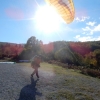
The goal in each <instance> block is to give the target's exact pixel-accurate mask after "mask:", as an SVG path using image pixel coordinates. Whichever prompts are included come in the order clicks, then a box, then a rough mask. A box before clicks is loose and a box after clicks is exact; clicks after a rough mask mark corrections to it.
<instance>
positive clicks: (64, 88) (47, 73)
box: [21, 63, 100, 100]
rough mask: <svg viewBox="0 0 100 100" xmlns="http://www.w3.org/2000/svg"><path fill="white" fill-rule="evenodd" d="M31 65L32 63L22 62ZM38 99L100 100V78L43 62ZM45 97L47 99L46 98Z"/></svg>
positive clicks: (38, 84)
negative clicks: (40, 94)
mask: <svg viewBox="0 0 100 100" xmlns="http://www.w3.org/2000/svg"><path fill="white" fill-rule="evenodd" d="M21 65H24V66H28V67H30V64H25V63H23V64H21ZM39 74H40V80H39V81H38V83H37V86H36V87H37V89H39V91H41V92H42V94H43V96H40V97H39V96H37V100H99V98H100V79H97V78H92V77H90V76H85V75H83V74H81V73H80V71H78V70H73V69H65V68H62V67H60V66H57V65H53V64H48V63H41V68H40V69H39ZM44 98H45V99H44Z"/></svg>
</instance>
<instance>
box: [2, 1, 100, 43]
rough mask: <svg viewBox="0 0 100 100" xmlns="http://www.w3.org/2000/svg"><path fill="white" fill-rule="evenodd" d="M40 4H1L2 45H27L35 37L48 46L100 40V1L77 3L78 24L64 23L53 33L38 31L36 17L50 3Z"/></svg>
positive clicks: (75, 4) (26, 2)
mask: <svg viewBox="0 0 100 100" xmlns="http://www.w3.org/2000/svg"><path fill="white" fill-rule="evenodd" d="M36 1H37V2H35V0H0V42H13V43H26V42H27V40H28V38H29V37H31V36H35V37H36V38H37V39H39V40H42V41H43V42H44V43H49V42H52V41H60V40H65V41H98V40H100V0H91V1H90V0H73V2H74V6H75V18H74V21H73V22H72V23H70V24H66V23H60V27H59V28H58V29H56V30H55V31H52V32H51V31H50V32H47V31H44V30H41V29H39V28H38V27H37V21H36V20H35V19H34V17H35V15H36V13H37V11H38V7H41V6H45V5H46V3H45V1H44V0H36ZM40 17H41V16H40ZM38 24H39V23H38ZM48 30H49V29H48Z"/></svg>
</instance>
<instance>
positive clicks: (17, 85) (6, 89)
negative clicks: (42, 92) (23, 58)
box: [0, 64, 36, 100]
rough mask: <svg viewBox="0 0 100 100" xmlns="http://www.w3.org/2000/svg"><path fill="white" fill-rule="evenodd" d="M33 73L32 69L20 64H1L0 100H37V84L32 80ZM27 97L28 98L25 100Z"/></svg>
mask: <svg viewBox="0 0 100 100" xmlns="http://www.w3.org/2000/svg"><path fill="white" fill-rule="evenodd" d="M26 70H27V73H26ZM31 72H32V69H31V68H27V67H23V66H19V65H18V64H0V100H36V98H35V94H36V93H35V89H36V88H35V85H36V84H35V81H34V79H31V78H30V74H31ZM31 82H33V84H31ZM32 93H33V94H32ZM29 95H31V96H29ZM25 96H28V97H26V99H25V98H24V97H25ZM29 97H30V98H29Z"/></svg>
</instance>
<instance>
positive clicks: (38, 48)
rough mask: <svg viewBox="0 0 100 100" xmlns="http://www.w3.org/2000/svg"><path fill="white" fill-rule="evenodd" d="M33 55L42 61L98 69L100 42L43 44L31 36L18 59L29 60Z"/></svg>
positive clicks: (99, 63)
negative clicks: (38, 56)
mask: <svg viewBox="0 0 100 100" xmlns="http://www.w3.org/2000/svg"><path fill="white" fill-rule="evenodd" d="M34 55H40V56H41V57H42V59H43V60H44V61H50V60H55V61H58V62H62V63H67V64H74V65H82V66H83V65H87V66H91V67H98V66H99V65H100V41H91V42H72V41H70V42H67V41H56V42H51V43H48V44H43V42H42V41H41V40H38V39H36V37H34V36H32V37H30V38H29V39H28V41H27V43H26V44H25V47H24V50H23V51H22V53H21V54H20V55H19V57H18V59H24V60H29V59H31V58H32V57H33V56H34Z"/></svg>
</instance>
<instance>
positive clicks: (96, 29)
mask: <svg viewBox="0 0 100 100" xmlns="http://www.w3.org/2000/svg"><path fill="white" fill-rule="evenodd" d="M88 24H89V23H88ZM82 30H83V33H87V35H93V34H94V32H100V24H98V25H97V26H94V25H93V26H92V27H91V26H86V27H85V28H82Z"/></svg>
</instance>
